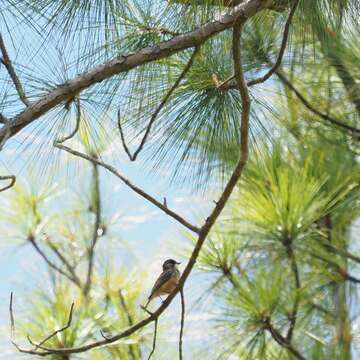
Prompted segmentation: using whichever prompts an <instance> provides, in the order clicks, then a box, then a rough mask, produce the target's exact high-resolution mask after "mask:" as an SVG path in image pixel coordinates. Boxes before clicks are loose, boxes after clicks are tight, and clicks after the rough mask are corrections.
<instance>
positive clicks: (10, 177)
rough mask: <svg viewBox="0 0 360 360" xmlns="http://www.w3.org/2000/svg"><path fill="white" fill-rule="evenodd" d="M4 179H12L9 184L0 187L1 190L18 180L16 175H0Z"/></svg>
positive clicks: (8, 187) (0, 178)
mask: <svg viewBox="0 0 360 360" xmlns="http://www.w3.org/2000/svg"><path fill="white" fill-rule="evenodd" d="M2 180H10V183H9V184H8V185H6V186H4V187H3V188H0V192H2V191H5V190H7V189H10V188H11V187H13V186H14V185H15V182H16V176H15V175H3V176H0V181H2Z"/></svg>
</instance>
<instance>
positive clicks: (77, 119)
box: [56, 96, 81, 144]
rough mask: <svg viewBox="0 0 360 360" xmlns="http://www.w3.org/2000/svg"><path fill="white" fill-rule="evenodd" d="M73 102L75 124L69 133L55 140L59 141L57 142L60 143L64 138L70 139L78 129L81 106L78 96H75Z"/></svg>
mask: <svg viewBox="0 0 360 360" xmlns="http://www.w3.org/2000/svg"><path fill="white" fill-rule="evenodd" d="M75 103H76V125H75V129H74V130H73V131H72V132H71V133H70V134H69V135H67V136H64V137H63V138H60V139H58V140H56V142H57V143H59V144H62V143H63V142H65V141H66V140H70V139H71V138H73V137H74V136H75V135H76V133H77V132H78V131H79V127H80V120H81V106H80V98H79V97H78V96H77V97H76V102H75Z"/></svg>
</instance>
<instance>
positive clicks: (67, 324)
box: [27, 303, 74, 350]
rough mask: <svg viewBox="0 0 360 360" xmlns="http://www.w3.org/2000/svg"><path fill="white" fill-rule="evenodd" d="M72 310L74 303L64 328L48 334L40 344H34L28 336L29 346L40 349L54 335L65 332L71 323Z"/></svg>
mask: <svg viewBox="0 0 360 360" xmlns="http://www.w3.org/2000/svg"><path fill="white" fill-rule="evenodd" d="M73 310H74V303H72V304H71V308H70V312H69V317H68V321H67V323H66V325H65V326H64V327H62V328H61V329H58V330H55V331H54V332H53V333H52V334H50V335H49V336H47V337H46V338H45V339H43V340H42V341H41V342H40V343H38V344H35V343H34V342H33V341H32V340H31V338H30V336H29V335H28V336H27V338H28V340H29V342H30V344H31V345H34V346H35V349H34V350H37V349H38V348H40V347H41V346H42V345H43V344H45V343H46V342H47V341H48V340H50V339H51V338H53V337H54V336H55V335H57V334H59V333H61V332H63V331H65V330H66V329H68V328H69V327H70V326H71V322H72V316H73Z"/></svg>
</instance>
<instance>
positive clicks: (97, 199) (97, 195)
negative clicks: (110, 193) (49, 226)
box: [84, 163, 101, 296]
mask: <svg viewBox="0 0 360 360" xmlns="http://www.w3.org/2000/svg"><path fill="white" fill-rule="evenodd" d="M92 166H93V179H94V181H95V183H94V199H93V200H94V202H93V203H92V204H91V205H92V206H91V208H92V209H93V212H94V214H95V222H94V228H93V233H92V239H91V244H90V248H89V249H88V269H87V274H86V281H85V286H84V295H85V296H87V295H88V293H89V291H90V287H91V280H92V273H93V268H94V256H95V246H96V244H97V241H98V240H99V237H100V236H99V229H100V226H101V201H100V179H99V169H98V165H97V164H95V163H92Z"/></svg>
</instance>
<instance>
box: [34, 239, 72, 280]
mask: <svg viewBox="0 0 360 360" xmlns="http://www.w3.org/2000/svg"><path fill="white" fill-rule="evenodd" d="M28 240H29V242H30V244H31V245H32V246H33V248H34V249H35V250H36V252H37V253H38V254H39V255H40V256H41V257H42V258H43V259H44V260H45V262H46V263H47V264H48V265H49V266H50V267H51V268H52V269H54V270H55V271H57V272H58V273H59V274H61V275H63V276H65V277H66V278H68V279H69V280H70V281H72V282H74V283H75V284H76V285H78V286H79V284H77V282H76V280H75V279H74V278H73V277H72V275H69V274H68V273H67V272H65V271H64V270H62V269H61V268H59V267H58V266H57V265H56V264H54V263H53V262H52V261H51V260H50V259H49V258H48V257H47V256H46V254H45V253H44V252H43V251H42V250H41V249H40V247H39V245H38V244H37V242H36V240H35V237H34V236H33V235H30V236H29V237H28Z"/></svg>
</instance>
